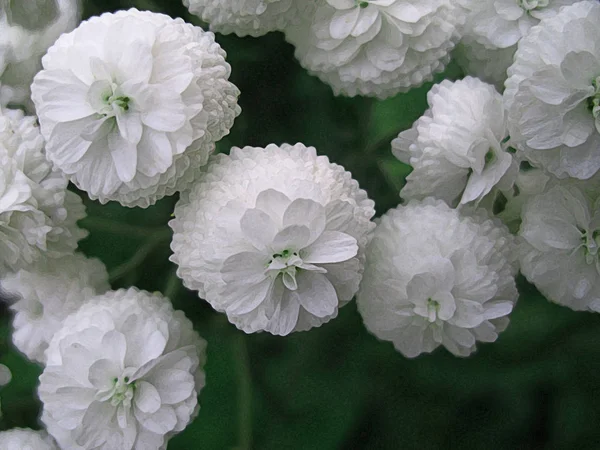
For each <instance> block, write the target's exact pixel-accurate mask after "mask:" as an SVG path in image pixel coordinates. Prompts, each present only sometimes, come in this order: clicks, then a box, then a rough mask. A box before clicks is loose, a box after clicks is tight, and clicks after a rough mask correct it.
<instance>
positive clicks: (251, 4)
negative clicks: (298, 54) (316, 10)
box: [183, 0, 314, 37]
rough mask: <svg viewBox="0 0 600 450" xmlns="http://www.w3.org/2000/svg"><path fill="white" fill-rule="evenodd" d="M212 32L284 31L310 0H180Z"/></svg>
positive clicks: (311, 3)
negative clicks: (207, 24) (207, 25)
mask: <svg viewBox="0 0 600 450" xmlns="http://www.w3.org/2000/svg"><path fill="white" fill-rule="evenodd" d="M183 4H184V5H185V6H187V7H188V9H189V10H190V12H191V13H192V14H195V15H197V16H198V17H200V18H201V19H202V20H203V21H205V22H208V23H209V24H210V29H211V31H214V32H216V33H223V34H230V33H235V34H237V35H238V36H254V37H257V36H262V35H263V34H266V33H268V32H269V31H277V30H283V29H285V27H286V26H288V24H290V23H294V22H295V21H296V20H297V18H298V17H300V16H301V15H302V14H308V12H307V11H308V10H309V9H311V8H313V7H314V1H310V0H216V1H215V0H183Z"/></svg>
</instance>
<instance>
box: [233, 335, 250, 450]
mask: <svg viewBox="0 0 600 450" xmlns="http://www.w3.org/2000/svg"><path fill="white" fill-rule="evenodd" d="M237 335H238V336H237V342H236V344H237V345H236V347H237V352H236V353H237V355H236V356H237V358H236V360H237V364H236V366H237V376H238V405H239V420H238V422H239V427H238V434H239V437H238V439H239V445H238V447H237V450H251V448H252V375H251V373H250V359H249V357H248V347H247V345H246V336H245V334H243V333H241V332H240V333H237Z"/></svg>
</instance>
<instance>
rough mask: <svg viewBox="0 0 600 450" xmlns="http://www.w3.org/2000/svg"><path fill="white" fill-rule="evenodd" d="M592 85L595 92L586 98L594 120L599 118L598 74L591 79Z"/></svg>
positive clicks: (599, 80)
mask: <svg viewBox="0 0 600 450" xmlns="http://www.w3.org/2000/svg"><path fill="white" fill-rule="evenodd" d="M592 86H594V89H595V92H594V95H592V96H591V97H590V98H588V107H589V109H590V110H591V111H592V114H593V115H594V117H595V118H596V120H600V76H598V77H596V78H595V79H594V80H593V81H592Z"/></svg>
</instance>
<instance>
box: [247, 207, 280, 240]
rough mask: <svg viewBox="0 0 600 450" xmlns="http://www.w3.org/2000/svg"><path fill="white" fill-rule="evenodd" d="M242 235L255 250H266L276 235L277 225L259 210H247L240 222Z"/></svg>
mask: <svg viewBox="0 0 600 450" xmlns="http://www.w3.org/2000/svg"><path fill="white" fill-rule="evenodd" d="M240 226H241V228H242V233H244V236H246V238H247V239H248V240H249V241H250V243H251V244H252V245H253V246H254V248H256V249H257V250H264V249H265V248H267V247H268V246H269V245H270V244H271V243H272V242H273V239H274V238H275V235H276V234H277V231H278V230H277V225H276V224H275V223H274V222H273V220H272V219H271V217H270V216H269V215H268V214H267V213H265V212H263V211H261V210H260V209H249V210H248V211H246V213H245V214H244V215H243V216H242V219H241V221H240Z"/></svg>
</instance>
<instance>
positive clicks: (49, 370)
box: [39, 289, 206, 450]
mask: <svg viewBox="0 0 600 450" xmlns="http://www.w3.org/2000/svg"><path fill="white" fill-rule="evenodd" d="M205 347H206V343H205V341H204V340H203V339H202V338H200V336H198V334H197V333H196V332H195V331H194V329H193V327H192V323H191V322H190V321H189V320H188V319H187V318H186V317H185V316H184V315H183V313H181V312H180V311H174V310H173V308H172V306H171V304H170V302H169V301H168V299H166V298H164V297H162V296H160V295H153V294H149V293H146V292H144V291H138V290H136V289H129V290H120V291H113V292H108V293H107V294H105V295H103V296H98V297H94V298H93V299H92V300H90V301H89V302H88V303H86V304H85V305H84V306H82V307H81V309H79V311H78V312H76V313H75V314H73V315H71V316H70V317H68V318H67V320H66V321H65V323H64V326H63V328H62V329H61V330H60V331H58V332H57V333H56V334H55V335H54V338H53V339H52V341H51V342H50V346H49V347H48V350H47V352H46V355H47V366H46V368H45V370H44V373H43V374H42V375H41V376H40V387H39V395H40V398H41V400H42V402H43V403H44V408H43V413H42V421H43V422H44V424H45V425H46V427H47V428H48V431H49V433H50V434H52V435H53V436H54V437H55V438H56V440H57V441H58V443H59V444H60V445H61V447H63V448H69V449H80V448H81V449H83V448H85V449H89V448H95V449H104V450H114V449H120V450H131V449H135V450H153V449H164V448H166V445H167V441H168V439H169V438H171V437H172V436H173V435H174V434H176V433H178V432H180V431H181V430H183V429H184V428H185V426H186V425H187V424H188V423H189V422H190V421H191V420H192V419H193V418H194V416H195V415H196V413H197V411H198V399H197V396H198V393H199V392H200V390H201V389H202V387H203V386H204V372H203V371H202V366H203V365H204V360H205Z"/></svg>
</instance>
